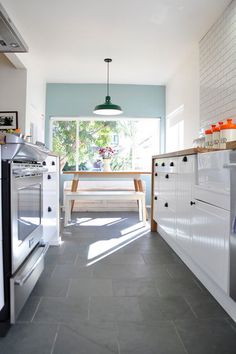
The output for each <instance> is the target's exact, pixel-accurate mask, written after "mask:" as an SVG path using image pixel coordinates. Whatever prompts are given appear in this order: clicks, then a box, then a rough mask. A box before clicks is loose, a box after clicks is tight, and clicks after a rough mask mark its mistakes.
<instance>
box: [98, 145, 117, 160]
mask: <svg viewBox="0 0 236 354" xmlns="http://www.w3.org/2000/svg"><path fill="white" fill-rule="evenodd" d="M98 153H99V155H100V156H101V157H102V158H103V159H109V158H111V157H112V156H113V155H114V153H115V150H113V149H112V148H111V147H110V146H106V147H104V148H102V147H101V148H99V150H98Z"/></svg>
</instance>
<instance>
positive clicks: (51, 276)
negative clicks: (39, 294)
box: [49, 264, 57, 279]
mask: <svg viewBox="0 0 236 354" xmlns="http://www.w3.org/2000/svg"><path fill="white" fill-rule="evenodd" d="M56 267H57V264H55V267H54V269H53V271H52V273H51V275H50V277H49V278H50V279H52V278H53V274H54V273H55V271H56Z"/></svg>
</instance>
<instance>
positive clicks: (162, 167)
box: [154, 157, 178, 173]
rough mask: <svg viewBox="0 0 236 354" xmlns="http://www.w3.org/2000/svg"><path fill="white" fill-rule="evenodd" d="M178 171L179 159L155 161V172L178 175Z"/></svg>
mask: <svg viewBox="0 0 236 354" xmlns="http://www.w3.org/2000/svg"><path fill="white" fill-rule="evenodd" d="M177 169H178V159H177V157H173V158H172V157H170V158H164V159H155V161H154V172H169V173H177Z"/></svg>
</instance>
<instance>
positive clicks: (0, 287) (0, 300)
mask: <svg viewBox="0 0 236 354" xmlns="http://www.w3.org/2000/svg"><path fill="white" fill-rule="evenodd" d="M3 306H4V283H3V254H2V242H1V241H0V310H1V309H2V308H3Z"/></svg>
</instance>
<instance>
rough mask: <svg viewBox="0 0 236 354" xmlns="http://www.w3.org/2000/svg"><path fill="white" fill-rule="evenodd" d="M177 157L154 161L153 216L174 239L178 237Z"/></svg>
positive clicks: (159, 225)
mask: <svg viewBox="0 0 236 354" xmlns="http://www.w3.org/2000/svg"><path fill="white" fill-rule="evenodd" d="M176 173H177V158H164V159H160V160H159V159H156V160H155V161H154V176H153V178H154V181H153V183H154V200H153V218H154V220H155V221H156V222H157V224H158V227H160V228H162V229H163V230H164V231H165V232H166V233H167V234H168V235H169V236H170V237H171V238H172V239H175V237H176Z"/></svg>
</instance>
